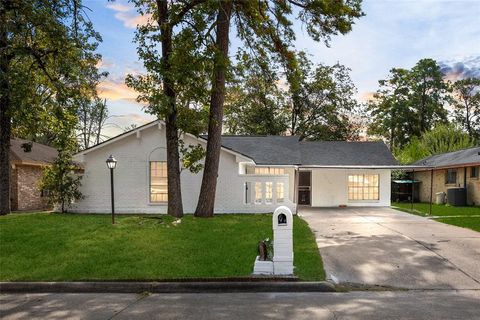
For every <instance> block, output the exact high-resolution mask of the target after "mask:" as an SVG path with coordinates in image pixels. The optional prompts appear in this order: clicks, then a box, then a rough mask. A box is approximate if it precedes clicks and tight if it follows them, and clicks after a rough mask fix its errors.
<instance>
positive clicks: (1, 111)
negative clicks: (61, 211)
mask: <svg viewBox="0 0 480 320" xmlns="http://www.w3.org/2000/svg"><path fill="white" fill-rule="evenodd" d="M6 25H7V22H6V8H5V6H3V5H2V7H1V8H0V54H1V55H0V215H5V214H9V213H10V138H11V126H12V124H11V120H12V119H11V114H10V110H11V106H10V104H11V100H10V86H9V83H8V69H9V64H10V61H9V60H10V59H9V57H8V55H7V52H6V50H7V47H8V38H7V30H6Z"/></svg>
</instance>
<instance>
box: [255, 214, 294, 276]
mask: <svg viewBox="0 0 480 320" xmlns="http://www.w3.org/2000/svg"><path fill="white" fill-rule="evenodd" d="M272 228H273V261H261V260H259V257H258V256H257V259H255V264H254V267H253V274H263V275H271V274H274V275H279V276H290V275H293V214H292V211H291V210H290V209H289V208H287V207H285V206H281V207H278V208H277V209H276V210H275V212H274V213H273V217H272Z"/></svg>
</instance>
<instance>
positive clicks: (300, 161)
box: [222, 136, 398, 166]
mask: <svg viewBox="0 0 480 320" xmlns="http://www.w3.org/2000/svg"><path fill="white" fill-rule="evenodd" d="M222 146H223V147H225V148H227V149H231V150H233V151H236V152H238V153H241V154H243V155H245V156H247V157H249V158H251V159H253V160H254V161H255V163H256V164H259V165H304V166H308V165H312V166H313V165H315V166H391V165H397V164H398V163H397V161H396V160H395V158H394V157H393V155H392V153H391V152H390V150H389V149H388V148H387V146H386V145H385V144H384V143H383V142H346V141H299V138H298V137H296V136H222Z"/></svg>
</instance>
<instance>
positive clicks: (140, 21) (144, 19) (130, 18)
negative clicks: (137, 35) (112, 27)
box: [115, 12, 152, 29]
mask: <svg viewBox="0 0 480 320" xmlns="http://www.w3.org/2000/svg"><path fill="white" fill-rule="evenodd" d="M151 17H152V16H151V15H149V14H148V15H139V14H137V13H133V12H117V13H116V14H115V18H117V19H118V20H120V21H122V22H123V25H124V26H125V27H127V28H131V29H135V28H136V27H137V26H139V25H140V26H142V25H145V24H147V23H148V22H150V18H151Z"/></svg>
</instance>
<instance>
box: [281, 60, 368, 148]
mask: <svg viewBox="0 0 480 320" xmlns="http://www.w3.org/2000/svg"><path fill="white" fill-rule="evenodd" d="M299 57H301V59H300V61H301V64H302V77H301V78H300V82H299V83H300V87H299V89H298V90H297V91H296V92H294V93H292V92H291V94H292V96H291V101H292V102H293V103H292V104H291V105H292V108H291V110H290V111H289V118H290V126H289V130H290V132H291V133H292V134H294V135H299V136H300V137H301V138H302V139H308V140H356V139H357V138H358V130H359V123H358V121H357V120H356V119H355V117H356V116H357V117H358V114H357V115H356V112H357V111H358V110H359V108H360V106H359V104H358V103H357V101H356V99H355V98H354V95H355V94H356V92H357V89H356V88H355V85H354V84H353V82H352V80H351V79H350V75H349V72H350V69H348V68H347V67H345V66H343V65H340V64H338V63H337V64H335V65H333V66H327V65H323V64H319V65H316V66H313V65H312V63H311V62H309V61H308V59H307V58H306V56H304V55H299ZM293 94H294V95H295V96H297V99H296V98H295V97H294V96H293ZM295 100H297V101H295Z"/></svg>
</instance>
